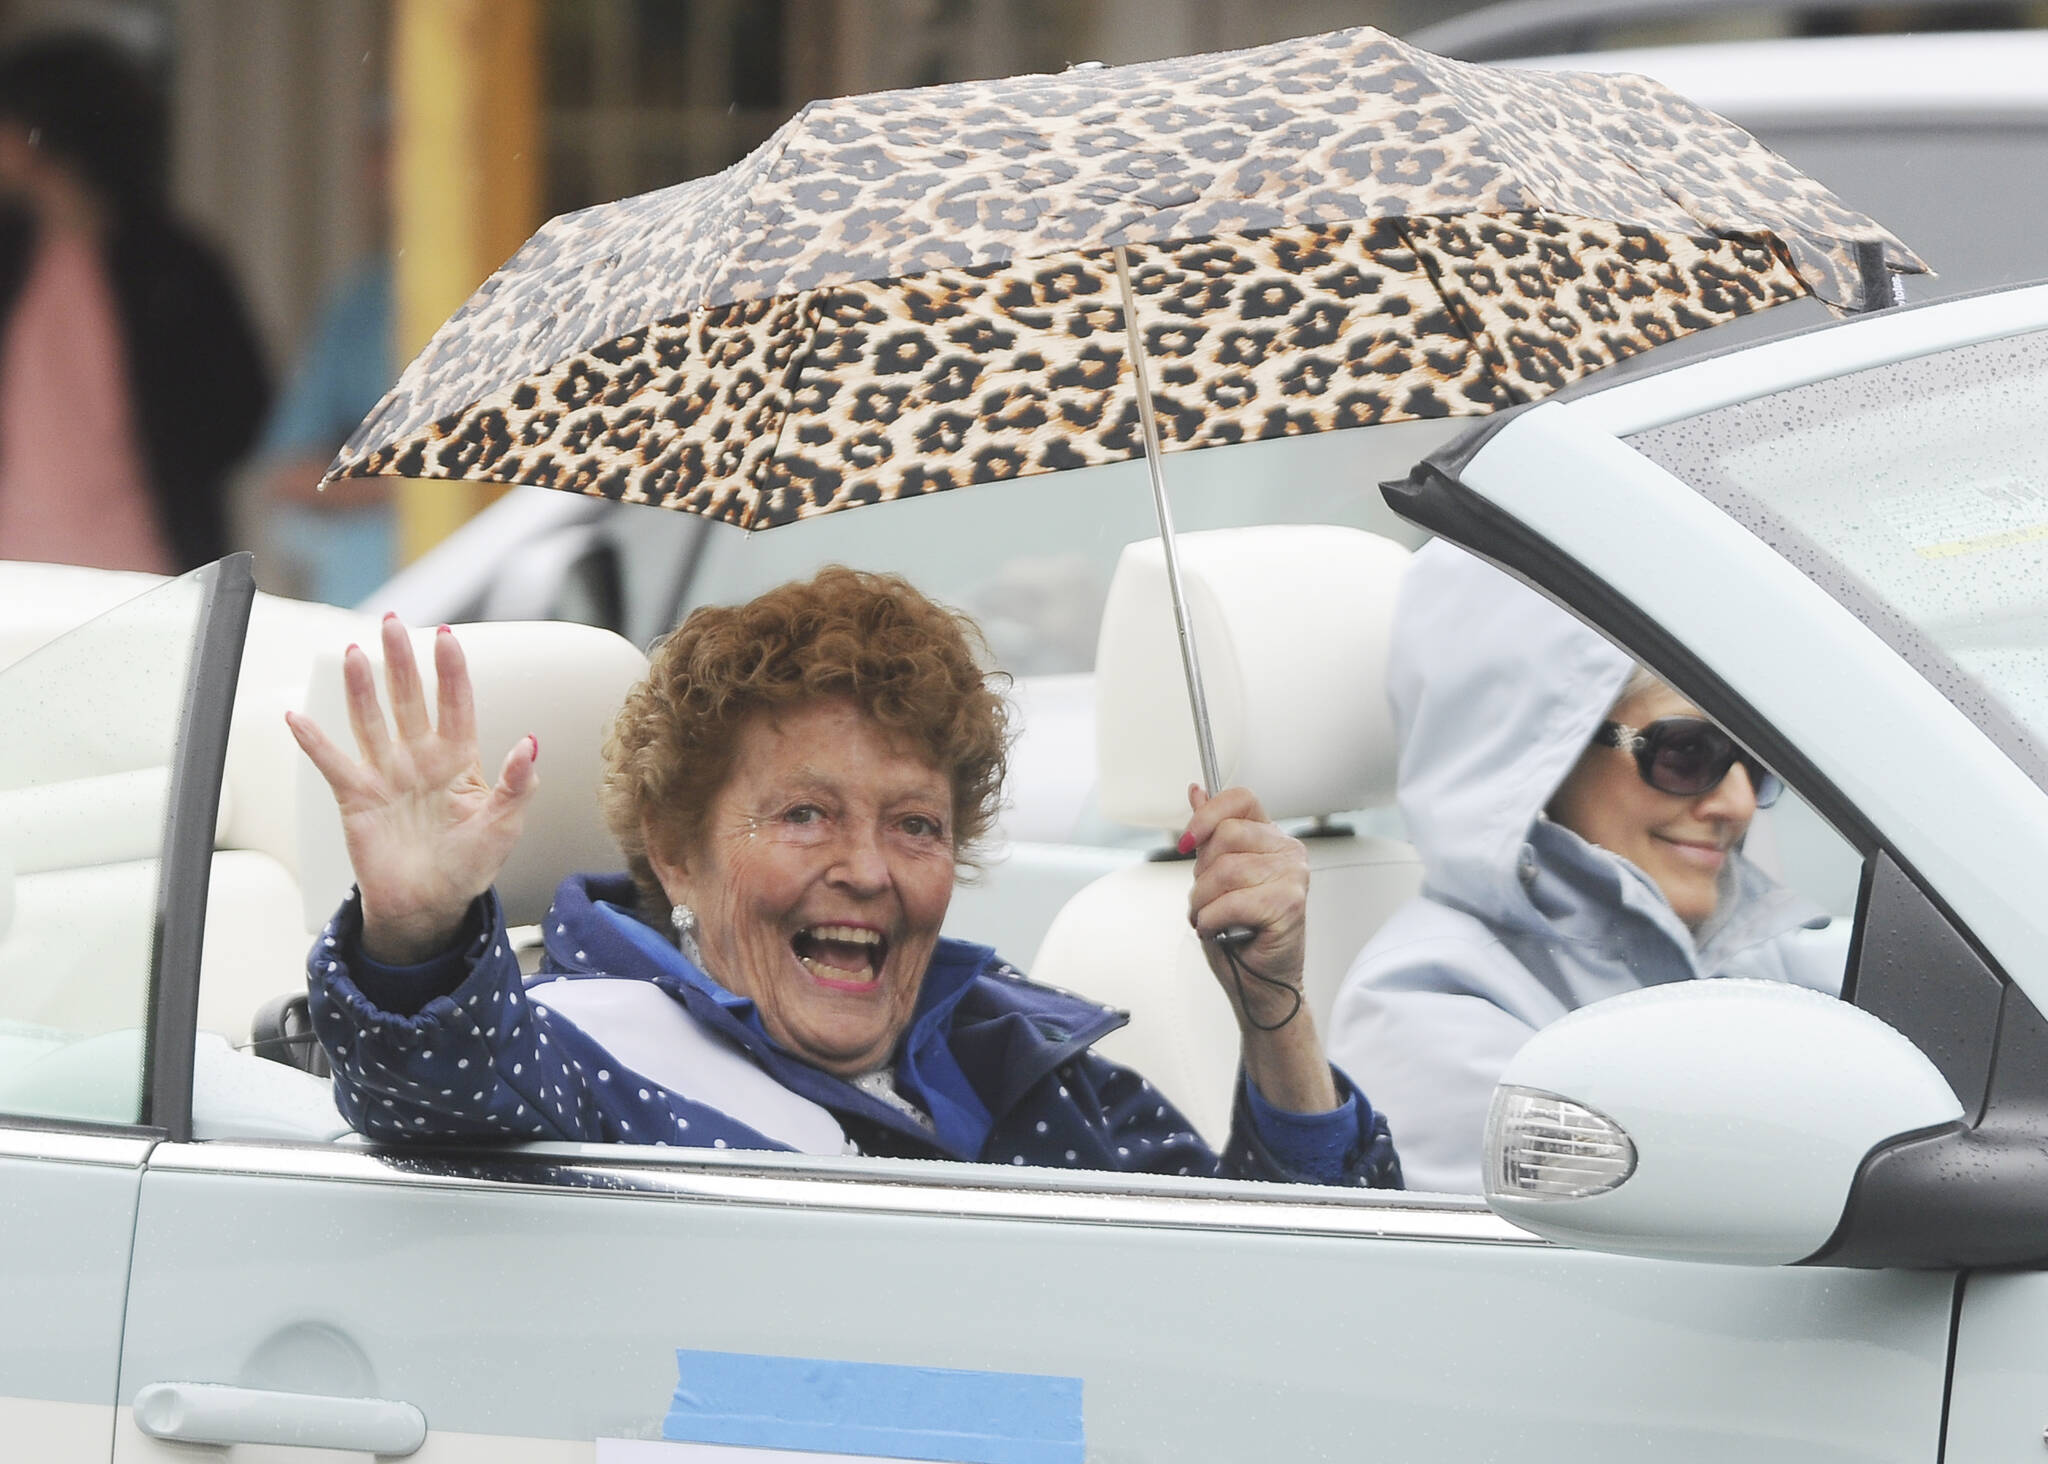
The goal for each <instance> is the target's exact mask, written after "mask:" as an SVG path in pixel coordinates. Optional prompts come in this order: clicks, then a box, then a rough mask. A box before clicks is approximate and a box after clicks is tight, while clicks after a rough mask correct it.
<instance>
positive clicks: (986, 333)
mask: <svg viewBox="0 0 2048 1464" xmlns="http://www.w3.org/2000/svg"><path fill="white" fill-rule="evenodd" d="M1119 249H1122V250H1123V251H1124V252H1125V255H1126V257H1127V258H1128V261H1129V264H1130V267H1131V273H1132V294H1133V299H1132V301H1131V304H1132V305H1133V307H1134V320H1133V322H1132V323H1133V324H1134V325H1135V326H1136V327H1137V331H1136V334H1137V337H1138V338H1139V339H1140V340H1141V341H1142V346H1143V355H1144V361H1143V363H1141V364H1143V365H1145V366H1146V367H1147V368H1148V370H1149V374H1150V375H1151V376H1152V378H1153V382H1152V384H1153V386H1154V388H1155V389H1154V392H1153V398H1154V400H1153V406H1154V408H1155V410H1156V421H1157V427H1158V433H1159V438H1160V442H1159V448H1160V450H1162V451H1165V452H1168V453H1171V452H1175V451H1182V450H1187V449H1192V448H1200V447H1204V446H1210V445H1214V444H1220V443H1233V442H1245V441H1252V440H1256V439H1259V438H1265V437H1273V436H1279V435H1284V434H1292V433H1300V432H1311V431H1318V430H1324V429H1329V428H1339V427H1351V426H1363V425H1368V424H1371V423H1376V422H1388V421H1401V420H1410V419H1415V418H1427V417H1447V416H1460V415H1477V414H1481V413H1486V412H1491V411H1495V410H1498V409H1500V408H1503V407H1506V406H1511V405H1514V404H1516V403H1519V402H1525V401H1530V400H1534V399H1536V398H1539V397H1541V396H1543V395H1545V394H1547V393H1549V392H1551V391H1553V390H1555V389H1556V388H1558V387H1560V386H1562V385H1564V384H1566V383H1567V382H1570V381H1572V380H1575V379H1577V378H1578V377H1580V376H1582V375H1584V374H1586V373H1587V372H1589V371H1593V370H1597V369H1599V368H1600V367H1602V366H1605V365H1608V364H1610V363H1612V362H1614V361H1617V360H1620V359H1622V358H1624V357H1627V356H1630V355H1633V354H1636V353H1637V352H1640V351H1642V350H1645V349H1647V348H1649V347H1651V346H1653V345H1656V344H1659V343H1660V342H1663V341H1667V340H1670V339H1673V338H1675V337H1677V336H1680V335H1684V334H1687V333H1689V332H1691V331H1695V330H1699V329H1702V328H1704V327H1707V326H1710V325H1714V324H1716V323H1719V322H1721V321H1724V320H1728V319H1732V318H1734V317H1736V316H1739V315H1745V314H1749V313H1751V312H1753V311H1755V310H1758V309H1762V308H1765V307H1767V306H1770V305H1774V304H1778V303H1781V302H1783V301H1787V300H1791V299H1795V298H1799V297H1802V296H1805V295H1807V294H1812V295H1815V296H1818V297H1819V298H1820V299H1821V300H1822V301H1824V302H1825V303H1827V304H1828V305H1830V306H1832V307H1835V308H1838V309H1864V308H1871V307H1874V306H1876V305H1880V304H1885V303H1889V301H1890V298H1891V296H1890V282H1889V277H1888V272H1915V271H1920V270H1923V269H1924V268H1925V266H1923V265H1922V264H1921V263H1920V261H1919V260H1918V259H1917V258H1916V257H1915V256H1914V255H1913V254H1912V253H1911V252H1910V251H1908V250H1907V249H1906V248H1905V247H1904V246H1903V245H1902V244H1900V243H1899V242H1898V241H1897V240H1896V239H1894V238H1893V237H1892V236H1891V235H1890V234H1888V233H1886V232H1885V231H1884V230H1883V229H1882V228H1880V227H1879V226H1878V225H1877V224H1876V223H1875V222H1873V221H1872V220H1870V219H1869V218H1866V217H1864V216H1863V215H1861V214H1858V213H1856V212H1854V211H1853V210H1851V209H1849V208H1848V207H1847V206H1845V205H1844V204H1843V203H1842V202H1841V201H1840V200H1838V199H1837V198H1835V197H1834V195H1833V194H1831V193H1829V192H1828V191H1827V190H1826V189H1825V188H1823V187H1822V186H1821V185H1820V184H1818V183H1816V182H1814V181H1813V180H1812V179H1810V178H1808V177H1806V176H1804V175H1803V174H1801V173H1799V172H1798V171H1797V170H1795V169H1794V168H1792V167H1791V166H1790V165H1789V164H1788V163H1786V162H1785V161H1784V160H1783V159H1781V158H1779V157H1777V156H1776V155H1775V154H1773V153H1771V152H1769V151H1768V150H1767V149H1765V148H1763V147H1762V146H1761V145H1759V144H1758V143H1757V142H1755V141H1754V140H1753V139H1752V138H1750V137H1749V135H1748V134H1747V133H1745V132H1743V131H1742V130H1741V129H1740V128H1737V127H1735V126H1734V125H1733V124H1731V123H1729V122H1727V121H1725V120H1724V119H1722V118H1720V117H1717V116H1715V115H1713V114H1712V113H1709V112H1706V111H1704V110H1702V109H1701V108H1698V107H1696V106H1693V105H1692V104H1691V103H1689V102H1687V101H1685V100H1684V99H1683V98H1682V97H1679V96H1677V95H1676V94H1674V93H1672V92H1670V91H1668V90H1666V89H1664V88H1663V87H1661V86H1659V85H1658V84H1657V83H1655V82H1652V81H1650V80H1648V79H1647V78H1643V77H1628V76H1600V75H1592V74H1584V73H1544V72H1533V71H1518V70H1507V69H1501V68H1495V67H1488V66H1478V65H1471V64H1467V63H1463V62H1456V61H1450V60H1446V59H1444V58H1441V57H1437V56H1433V55H1431V54H1429V53H1427V52H1423V51H1418V50H1416V49H1414V48H1412V47H1409V46H1405V45H1403V44H1402V43H1401V42H1399V41H1396V40H1393V39H1392V38H1390V37H1387V36H1385V35H1382V34H1380V33H1379V32H1377V31H1374V30H1370V29H1360V30H1352V31H1343V32H1338V33H1336V34H1332V35H1325V36H1317V37H1310V38H1307V39H1304V40H1298V41H1288V42H1283V43H1280V44H1278V45H1273V46H1266V47H1261V48H1259V49H1256V50H1251V51H1242V52H1237V53H1233V54H1227V55H1211V56H1194V57H1184V58H1176V59H1173V60H1168V61H1161V62H1155V63H1149V64H1145V65H1139V66H1126V67H1116V68H1099V67H1097V68H1077V69H1075V70H1072V71H1068V72H1065V73H1063V74H1060V75H1057V76H1029V77H1018V78H1012V79H1007V80H1000V81H986V82H970V83H964V84H959V85H952V86H940V87H928V88H921V89H918V90H913V91H902V92H891V93H883V94H879V95H874V96H864V97H851V98H845V99H842V100H837V101H830V102H818V103H813V104H812V105H810V106H808V107H806V108H805V109H804V110H803V111H802V112H801V113H799V114H798V115H797V116H796V117H795V118H793V119H792V120H791V121H790V122H789V123H787V124H786V125H785V126H784V127H783V128H782V129H781V130H780V131H778V132H777V133H776V134H775V136H774V137H772V138H770V139H769V140H768V142H766V143H765V144H763V145H762V146H761V147H760V148H759V149H757V150H756V151H755V152H754V153H753V154H751V155H750V156H749V157H747V158H746V159H744V160H743V161H742V162H740V163H738V164H736V165H734V166H733V167H732V168H729V169H727V170H726V171H725V172H723V173H720V174H717V175H715V176H712V177H708V178H702V179H697V180H694V181H692V182H689V183H684V184H681V185H678V186H677V187H674V188H668V189H664V190H661V191H658V192H654V193H649V194H643V195H641V196H639V197H636V198H629V199H625V200H622V201H620V202H617V203H612V204H606V205H602V206H600V207H597V208H593V209H587V210H584V211H583V212H580V213H575V214H569V215H565V216H564V217H562V218H559V219H556V220H554V221H552V222H551V223H549V224H547V225H546V226H544V227H543V228H542V229H541V230H540V231H539V232H538V233H536V234H535V235H534V237H533V238H532V239H531V240H530V241H529V242H528V243H527V244H526V245H525V246H524V247H523V248H522V249H521V250H520V251H519V252H518V253H517V254H515V255H514V256H513V257H512V259H511V260H510V261H508V262H507V263H506V265H505V266H504V267H503V268H502V269H500V270H499V271H498V273H497V274H495V275H494V276H492V277H491V279H489V280H488V281H486V282H485V284H484V285H483V286H482V288H481V289H479V290H478V292H477V294H476V295H475V296H474V297H473V298H472V299H471V300H470V301H469V303H468V304H466V305H465V306H464V307H463V308H462V310H461V311H459V312H458V313H457V314H456V315H455V316H454V317H453V318H452V319H450V320H449V322H448V323H447V324H446V325H445V326H443V327H442V329H441V330H440V331H439V332H438V333H437V334H436V335H435V336H434V338H433V339H432V340H431V341H430V342H429V343H428V345H427V347H426V349H425V350H424V351H423V352H422V353H421V355H420V356H419V358H418V359H417V360H415V361H414V362H413V363H412V365H411V366H409V367H408V368H407V369H406V371H405V373H404V375H403V376H402V377H401V379H400V380H399V382H398V384H397V385H396V386H395V387H394V388H393V390H392V391H391V393H390V394H389V395H388V396H387V397H386V398H385V400H384V401H383V402H382V403H381V404H380V405H379V406H378V407H377V409H376V410H375V411H374V412H372V413H371V415H370V416H369V418H368V419H366V420H365V421H364V423H363V425H362V426H361V427H360V428H359V429H358V430H357V432H356V433H355V435H354V436H353V437H352V438H351V439H350V440H349V442H348V444H347V445H346V446H345V447H344V448H343V449H342V451H341V453H340V455H339V456H338V457H337V458H336V460H335V462H334V465H333V466H332V467H331V468H330V469H329V474H328V476H329V477H330V478H335V477H360V476H372V475H391V476H397V477H407V478H436V477H441V478H468V479H477V480H484V481H491V482H500V483H518V484H537V485H542V486H547V487H555V488H563V489H569V490H572V491H577V492H584V493H592V494H601V495H603V496H606V497H610V498H616V499H621V500H624V501H629V502H635V503H652V504H661V505H665V506H668V507H673V508H679V509H683V510H685V511H689V512H695V513H701V514H705V515H708V516H710V517H713V518H718V519H723V520H726V521H728V522H732V523H736V524H739V525H742V526H743V527H747V528H766V527H772V526H774V525H776V524H780V523H787V522H790V521H792V520H794V519H796V518H800V517H806V516H809V515H813V514H819V513H826V512H830V511H833V510H835V509H840V508H846V507H851V506H854V505H858V504H863V503H874V502H879V501H884V500H888V499H892V498H899V497H907V496H912V495H916V494H921V493H928V492H933V491H937V490H942V489H947V488H954V487H960V486H965V485H967V484H973V483H982V482H989V481H994V480H999V479H1007V478H1014V477H1021V476H1024V475H1027V474H1032V473H1040V472H1048V471H1055V470H1059V469H1064V468H1070V467H1083V466H1088V465H1091V464H1096V463H1105V462H1115V461H1121V460H1124V459H1129V458H1134V457H1138V456H1140V455H1143V454H1144V453H1145V450H1146V449H1145V445H1144V437H1145V435H1146V434H1145V433H1144V432H1143V431H1142V430H1141V420H1140V412H1139V408H1138V405H1137V398H1138V388H1139V385H1140V381H1139V377H1138V374H1137V373H1134V372H1133V371H1132V369H1131V368H1132V351H1131V350H1130V349H1129V348H1128V347H1127V345H1126V338H1127V337H1126V330H1125V318H1124V305H1125V296H1124V292H1123V291H1122V290H1121V289H1120V288H1119V285H1118V283H1117V271H1116V268H1115V254H1116V251H1118V250H1119ZM1146 425H1149V423H1148V424H1146Z"/></svg>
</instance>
